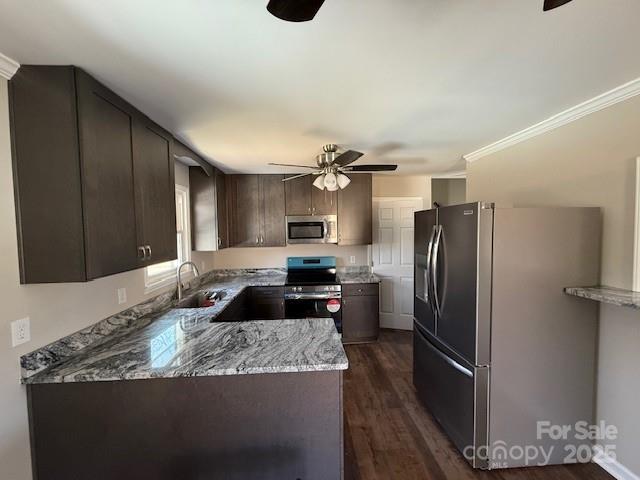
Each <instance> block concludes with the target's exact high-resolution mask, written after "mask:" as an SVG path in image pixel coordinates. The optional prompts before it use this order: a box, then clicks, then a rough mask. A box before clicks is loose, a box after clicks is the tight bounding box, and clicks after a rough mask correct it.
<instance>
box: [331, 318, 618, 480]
mask: <svg viewBox="0 0 640 480" xmlns="http://www.w3.org/2000/svg"><path fill="white" fill-rule="evenodd" d="M345 348H346V351H347V356H348V357H349V370H347V371H346V372H345V376H344V418H345V479H346V480H374V479H381V480H390V479H393V480H404V479H421V480H431V479H433V480H442V479H456V480H458V479H461V480H464V479H469V480H472V479H481V480H485V479H487V480H524V479H534V480H600V479H602V480H605V479H606V480H610V479H612V478H613V477H611V476H610V475H609V474H607V473H606V472H605V471H604V470H602V469H601V468H600V467H598V466H597V465H595V464H583V465H567V466H549V467H542V468H525V469H509V470H494V471H491V472H483V471H478V470H473V469H472V468H471V467H469V466H468V464H467V463H466V461H465V460H464V459H463V458H462V456H461V455H460V454H459V453H458V451H457V450H456V449H455V447H454V446H453V444H452V443H450V442H449V440H448V439H447V437H446V436H445V434H444V433H443V432H442V430H441V429H440V427H439V426H438V425H437V424H436V423H435V420H434V419H433V418H432V417H431V415H430V414H429V413H427V411H426V410H425V408H424V407H423V406H422V405H421V404H420V402H419V400H418V398H417V397H416V394H415V391H414V389H413V382H412V350H413V346H412V334H411V332H400V331H392V330H383V331H381V334H380V340H379V342H378V343H373V344H362V345H349V346H346V347H345Z"/></svg>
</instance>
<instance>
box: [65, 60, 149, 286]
mask: <svg viewBox="0 0 640 480" xmlns="http://www.w3.org/2000/svg"><path fill="white" fill-rule="evenodd" d="M76 80H77V87H78V128H79V140H80V156H81V165H82V179H83V189H82V190H83V198H84V203H83V207H84V208H83V217H84V229H85V244H86V268H87V279H93V278H98V277H103V276H106V275H111V274H114V273H119V272H124V271H127V270H132V269H134V268H136V267H138V250H137V247H138V242H137V235H136V215H135V210H134V208H133V205H134V203H135V192H134V183H133V156H132V137H133V123H134V115H135V114H134V111H133V109H132V107H131V106H130V105H128V104H127V103H126V102H124V101H122V100H121V99H120V98H118V97H117V96H116V95H115V94H113V93H112V92H111V91H110V90H108V89H107V88H106V87H104V86H102V85H100V84H99V83H98V82H96V81H95V80H93V79H92V78H91V77H89V76H88V75H87V74H85V73H84V72H81V71H77V74H76Z"/></svg>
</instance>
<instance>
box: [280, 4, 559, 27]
mask: <svg viewBox="0 0 640 480" xmlns="http://www.w3.org/2000/svg"><path fill="white" fill-rule="evenodd" d="M570 1H571V0H544V6H543V8H542V9H543V10H544V11H545V12H546V11H548V10H553V9H554V8H557V7H560V6H562V5H564V4H565V3H569V2H570ZM323 3H324V0H269V3H268V5H267V10H269V13H271V14H272V15H273V16H275V17H278V18H279V19H281V20H286V21H287V22H308V21H309V20H313V17H315V16H316V13H318V10H320V7H321V6H322V4H323Z"/></svg>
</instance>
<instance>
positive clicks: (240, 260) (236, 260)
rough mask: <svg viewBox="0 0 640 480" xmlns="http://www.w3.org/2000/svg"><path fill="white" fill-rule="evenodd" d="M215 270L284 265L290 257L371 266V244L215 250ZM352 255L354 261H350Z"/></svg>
mask: <svg viewBox="0 0 640 480" xmlns="http://www.w3.org/2000/svg"><path fill="white" fill-rule="evenodd" d="M212 255H213V265H214V268H216V269H237V268H284V267H286V265H287V257H305V256H307V257H313V256H319V255H323V256H325V255H326V256H334V257H336V261H337V264H338V266H339V267H343V266H360V265H369V258H370V255H369V246H368V245H352V246H338V245H289V246H286V247H258V248H227V249H224V250H220V251H219V252H214V253H213V254H212ZM351 257H353V260H355V263H353V264H351V263H350V261H351Z"/></svg>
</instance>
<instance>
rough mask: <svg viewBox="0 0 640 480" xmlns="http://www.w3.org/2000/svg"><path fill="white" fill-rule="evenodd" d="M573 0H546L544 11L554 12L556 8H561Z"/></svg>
mask: <svg viewBox="0 0 640 480" xmlns="http://www.w3.org/2000/svg"><path fill="white" fill-rule="evenodd" d="M570 1H571V0H544V6H543V7H542V10H543V11H545V12H547V11H549V10H553V9H554V8H558V7H561V6H562V5H564V4H565V3H569V2H570Z"/></svg>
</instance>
